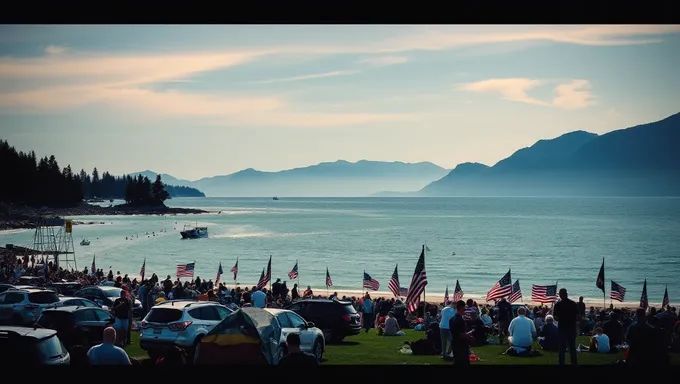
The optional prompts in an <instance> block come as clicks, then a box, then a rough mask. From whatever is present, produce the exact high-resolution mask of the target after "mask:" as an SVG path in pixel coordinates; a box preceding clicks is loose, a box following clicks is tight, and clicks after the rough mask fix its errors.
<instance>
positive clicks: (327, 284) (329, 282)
mask: <svg viewBox="0 0 680 384" xmlns="http://www.w3.org/2000/svg"><path fill="white" fill-rule="evenodd" d="M332 286H333V280H331V274H330V273H329V272H328V267H326V289H328V287H332Z"/></svg>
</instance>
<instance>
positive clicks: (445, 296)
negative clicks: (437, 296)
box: [444, 285, 449, 303]
mask: <svg viewBox="0 0 680 384" xmlns="http://www.w3.org/2000/svg"><path fill="white" fill-rule="evenodd" d="M447 301H449V286H448V285H447V286H446V290H445V291H444V302H445V303H446V302H447Z"/></svg>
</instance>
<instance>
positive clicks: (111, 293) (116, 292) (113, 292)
mask: <svg viewBox="0 0 680 384" xmlns="http://www.w3.org/2000/svg"><path fill="white" fill-rule="evenodd" d="M120 291H122V289H106V290H104V294H105V295H106V297H115V298H116V299H117V298H119V297H120Z"/></svg>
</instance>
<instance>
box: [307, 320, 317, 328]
mask: <svg viewBox="0 0 680 384" xmlns="http://www.w3.org/2000/svg"><path fill="white" fill-rule="evenodd" d="M314 327H316V325H315V324H314V323H312V322H311V321H310V322H308V323H307V328H314Z"/></svg>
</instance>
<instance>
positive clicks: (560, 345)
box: [553, 288, 580, 365]
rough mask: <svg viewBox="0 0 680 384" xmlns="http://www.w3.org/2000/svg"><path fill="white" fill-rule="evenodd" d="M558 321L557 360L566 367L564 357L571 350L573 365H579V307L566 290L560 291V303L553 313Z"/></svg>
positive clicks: (570, 355) (556, 305)
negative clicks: (577, 335) (577, 341)
mask: <svg viewBox="0 0 680 384" xmlns="http://www.w3.org/2000/svg"><path fill="white" fill-rule="evenodd" d="M553 312H554V313H553V315H554V317H555V320H556V321H557V331H558V332H557V333H558V341H557V356H558V357H557V359H558V362H559V364H560V365H564V355H565V353H566V350H567V348H569V357H570V358H571V365H577V364H578V361H577V357H576V323H577V321H578V319H579V316H580V311H579V308H578V305H577V304H576V303H575V302H574V301H573V300H571V299H569V296H568V295H567V290H566V288H562V289H560V301H558V302H557V303H556V304H555V310H554V311H553Z"/></svg>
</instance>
